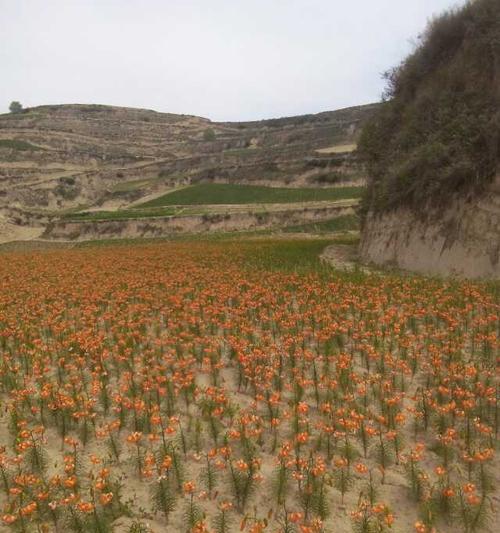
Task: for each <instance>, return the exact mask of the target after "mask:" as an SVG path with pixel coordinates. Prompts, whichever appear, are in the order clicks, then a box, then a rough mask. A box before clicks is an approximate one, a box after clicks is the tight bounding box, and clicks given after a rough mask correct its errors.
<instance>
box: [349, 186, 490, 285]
mask: <svg viewBox="0 0 500 533" xmlns="http://www.w3.org/2000/svg"><path fill="white" fill-rule="evenodd" d="M360 254H361V257H362V259H363V260H364V261H366V262H370V263H374V264H376V265H380V266H382V265H387V266H389V265H392V266H396V267H398V268H402V269H405V270H411V271H414V272H419V273H423V274H431V275H435V274H437V275H446V276H449V275H452V276H457V277H464V278H488V279H500V176H497V178H496V180H495V181H494V183H493V184H492V185H491V186H490V187H489V188H488V189H487V191H486V192H484V193H483V194H482V195H480V196H477V197H475V198H472V199H464V198H460V197H459V198H455V199H454V200H453V201H452V202H451V203H450V204H449V206H448V207H447V208H446V209H443V210H441V211H437V210H432V211H430V212H428V213H426V214H425V217H422V216H421V214H419V215H418V214H416V213H414V212H412V211H411V210H410V209H407V208H402V209H398V210H396V211H392V212H390V213H386V214H381V215H375V214H373V213H371V214H369V215H368V217H367V220H366V223H365V226H364V230H363V234H362V239H361V245H360Z"/></svg>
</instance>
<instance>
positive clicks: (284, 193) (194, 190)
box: [140, 183, 364, 207]
mask: <svg viewBox="0 0 500 533" xmlns="http://www.w3.org/2000/svg"><path fill="white" fill-rule="evenodd" d="M363 191H364V187H335V188H333V187H331V188H325V189H313V188H303V189H292V188H286V187H264V186H258V185H236V184H219V183H201V184H199V185H192V186H190V187H185V188H184V189H181V190H179V191H174V192H171V193H168V194H164V195H163V196H160V197H158V198H155V199H154V200H150V201H149V202H145V203H143V204H141V205H140V207H159V206H166V205H205V204H274V203H294V202H318V201H323V200H345V199H350V198H360V197H361V195H362V193H363Z"/></svg>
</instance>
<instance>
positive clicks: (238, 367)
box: [0, 241, 500, 533]
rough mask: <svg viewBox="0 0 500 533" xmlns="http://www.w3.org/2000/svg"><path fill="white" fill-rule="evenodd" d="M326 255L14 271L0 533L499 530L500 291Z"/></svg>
mask: <svg viewBox="0 0 500 533" xmlns="http://www.w3.org/2000/svg"><path fill="white" fill-rule="evenodd" d="M320 245H321V242H320V243H318V242H316V241H309V242H308V241H295V242H292V241H279V242H278V241H276V242H273V241H254V242H252V241H239V242H234V241H228V242H189V243H188V242H184V243H183V242H178V243H160V244H158V243H156V244H149V245H148V244H142V245H122V246H103V247H98V246H95V247H88V248H82V249H72V250H58V251H45V252H38V253H10V254H2V255H1V256H0V286H1V291H0V416H1V418H0V511H1V514H0V530H1V531H20V532H28V531H29V532H31V531H33V532H35V531H36V532H49V531H55V532H62V531H64V532H66V531H74V532H79V533H84V532H85V533H86V532H96V533H106V532H108V531H117V532H130V533H139V532H148V531H152V532H163V531H167V532H181V533H188V532H191V531H193V532H198V533H201V532H204V531H206V532H217V533H232V532H237V531H244V532H253V533H259V532H270V533H271V532H272V533H276V532H281V533H292V532H297V533H313V532H314V533H317V532H325V533H329V532H332V533H333V532H344V531H345V532H350V531H354V532H384V531H398V532H413V531H417V532H419V533H424V532H431V531H439V532H441V531H444V532H446V531H457V532H458V531H464V532H467V533H469V532H473V531H495V530H496V531H498V529H496V527H495V525H496V526H498V518H499V517H498V504H499V495H498V494H499V493H498V482H499V478H500V476H499V474H498V472H499V462H498V459H497V457H496V454H495V451H496V448H497V446H498V423H499V415H498V395H499V391H498V373H497V362H498V356H499V330H500V321H499V298H498V294H499V291H498V287H495V286H491V285H490V286H487V285H485V284H474V283H470V282H462V283H458V282H444V281H439V280H431V279H426V278H420V277H410V276H398V275H392V274H386V275H379V274H371V275H366V274H362V273H358V272H353V273H350V274H347V273H338V272H335V271H333V270H332V269H329V268H328V267H325V266H321V265H320V264H319V262H316V260H315V259H314V258H315V257H316V255H317V252H318V247H319V246H320Z"/></svg>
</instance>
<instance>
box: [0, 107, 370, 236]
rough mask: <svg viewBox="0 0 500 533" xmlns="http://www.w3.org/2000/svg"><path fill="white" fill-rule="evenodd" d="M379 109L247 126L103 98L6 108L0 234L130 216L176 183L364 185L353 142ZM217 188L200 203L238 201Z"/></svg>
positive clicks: (0, 132)
mask: <svg viewBox="0 0 500 533" xmlns="http://www.w3.org/2000/svg"><path fill="white" fill-rule="evenodd" d="M375 107H376V106H375V105H368V106H361V107H355V108H349V109H344V110H339V111H332V112H325V113H320V114H317V115H304V116H299V117H291V118H283V119H271V120H263V121H257V122H241V123H217V122H211V121H210V120H208V119H205V118H200V117H194V116H188V115H174V114H167V113H157V112H154V111H148V110H141V109H129V108H117V107H110V106H100V105H60V106H41V107H35V108H30V109H27V110H24V111H23V112H22V113H16V114H6V115H0V217H1V218H0V239H2V240H4V241H5V240H11V239H13V238H18V237H20V238H30V237H33V236H36V235H39V234H41V233H42V232H43V231H45V230H46V228H47V226H48V224H49V223H50V224H52V225H53V224H55V223H57V221H58V220H60V219H61V218H62V217H63V216H64V217H68V216H70V215H74V214H75V213H80V212H84V215H83V217H81V216H80V217H76V219H78V218H80V219H85V217H86V216H89V215H88V213H94V212H96V211H104V212H106V213H108V215H107V216H108V218H113V215H110V214H109V213H116V218H117V219H126V218H129V215H128V214H127V212H128V210H130V218H137V217H138V211H137V209H135V210H134V208H136V207H137V206H140V205H144V206H145V207H147V206H149V207H152V206H154V205H158V204H157V202H158V198H162V197H164V195H165V194H167V193H170V192H172V191H175V194H177V195H181V196H182V195H185V194H186V192H184V193H181V191H177V189H179V188H182V187H186V186H192V185H196V184H203V185H204V186H206V185H207V184H212V183H215V184H246V185H254V186H260V187H271V186H272V187H286V188H302V189H304V188H316V189H318V190H323V189H326V188H332V187H335V188H338V187H343V186H347V187H355V186H359V185H362V184H363V183H364V173H363V169H362V167H361V166H360V164H359V163H358V160H357V157H356V152H355V148H356V141H357V138H358V136H359V133H360V129H361V126H362V125H363V124H364V123H365V121H366V120H367V119H368V117H369V116H370V115H371V114H372V113H373V111H374V109H375ZM226 192H227V191H226ZM217 194H218V191H217V189H216V188H214V189H213V190H211V192H210V193H208V194H207V200H206V201H204V200H203V198H202V200H201V201H198V202H197V203H198V204H221V203H228V204H233V203H235V204H241V203H242V201H241V200H239V201H234V202H233V201H232V200H231V198H229V200H231V201H227V200H224V201H222V200H219V201H218V200H217V198H215V201H214V198H213V197H214V195H215V196H216V195H217ZM262 194H263V195H264V197H265V196H266V190H265V189H264V190H263V191H262V190H261V192H260V195H261V197H262ZM322 194H323V195H324V193H314V194H312V195H310V198H309V200H321V199H322ZM275 195H276V191H271V193H270V196H271V197H273V198H274V196H275ZM226 196H227V195H226ZM326 196H327V197H328V194H327V195H326ZM330 196H331V195H330ZM355 196H358V194H357V193H356V195H355ZM339 198H344V199H345V198H346V196H345V195H344V196H342V195H340V196H339ZM276 201H278V200H272V201H271V203H274V202H276ZM155 202H156V204H155ZM279 202H280V203H283V202H281V200H279ZM167 203H169V204H173V203H175V202H173V201H172V202H167ZM183 203H184V201H179V202H178V203H177V204H180V205H182V204H183ZM187 203H188V204H189V202H187ZM253 203H256V202H255V201H253V200H251V201H248V204H253ZM262 203H270V202H266V201H265V198H264V202H262ZM177 204H176V205H177ZM163 205H166V204H163ZM219 209H220V208H219ZM143 215H144V216H149V215H151V216H155V217H157V216H159V213H158V212H157V211H156V212H155V211H153V210H150V211H146V212H143ZM160 215H163V216H168V215H169V213H163V214H161V213H160ZM295 222H297V221H294V223H295ZM46 235H47V233H46Z"/></svg>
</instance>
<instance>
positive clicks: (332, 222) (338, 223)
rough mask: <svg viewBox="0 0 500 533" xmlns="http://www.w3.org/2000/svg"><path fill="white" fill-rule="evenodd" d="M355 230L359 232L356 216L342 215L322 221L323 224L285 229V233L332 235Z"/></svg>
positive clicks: (310, 224)
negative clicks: (337, 232)
mask: <svg viewBox="0 0 500 533" xmlns="http://www.w3.org/2000/svg"><path fill="white" fill-rule="evenodd" d="M355 230H359V218H358V217H357V216H356V215H342V216H340V217H336V218H331V219H329V220H322V221H321V222H311V223H309V224H300V225H297V226H287V227H286V228H283V231H284V232H285V233H332V232H335V231H355Z"/></svg>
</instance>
